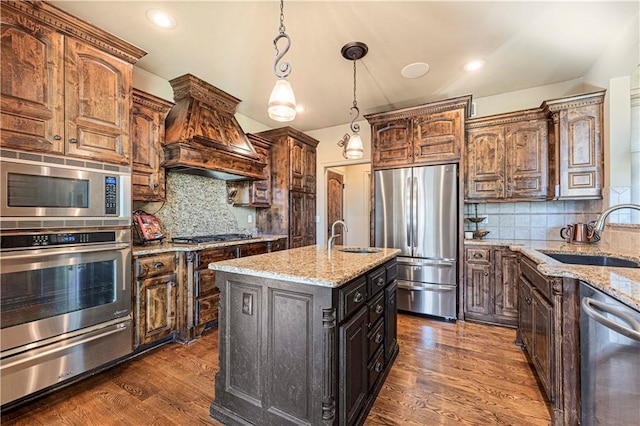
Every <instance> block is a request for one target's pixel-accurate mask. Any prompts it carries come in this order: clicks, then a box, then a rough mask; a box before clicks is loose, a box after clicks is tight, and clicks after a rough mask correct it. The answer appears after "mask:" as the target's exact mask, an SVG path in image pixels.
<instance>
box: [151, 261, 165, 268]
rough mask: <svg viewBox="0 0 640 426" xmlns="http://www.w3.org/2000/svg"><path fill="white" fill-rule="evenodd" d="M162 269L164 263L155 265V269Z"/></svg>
mask: <svg viewBox="0 0 640 426" xmlns="http://www.w3.org/2000/svg"><path fill="white" fill-rule="evenodd" d="M160 268H164V263H162V262H155V263H154V264H153V269H160Z"/></svg>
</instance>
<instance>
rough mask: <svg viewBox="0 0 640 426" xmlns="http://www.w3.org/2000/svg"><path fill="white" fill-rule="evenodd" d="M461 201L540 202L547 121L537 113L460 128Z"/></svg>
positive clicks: (503, 116)
mask: <svg viewBox="0 0 640 426" xmlns="http://www.w3.org/2000/svg"><path fill="white" fill-rule="evenodd" d="M466 132H467V155H466V160H465V163H466V165H465V180H466V183H465V199H466V200H468V201H472V202H473V201H517V200H544V199H546V198H547V193H548V119H547V116H546V114H545V113H544V111H542V110H541V109H540V108H538V109H533V110H526V111H517V112H510V113H506V114H500V115H494V116H490V117H482V118H476V119H471V120H468V121H467V124H466Z"/></svg>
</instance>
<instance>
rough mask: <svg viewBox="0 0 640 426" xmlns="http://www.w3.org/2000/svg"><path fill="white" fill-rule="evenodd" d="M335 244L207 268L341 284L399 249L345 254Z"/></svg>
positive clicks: (319, 283)
mask: <svg viewBox="0 0 640 426" xmlns="http://www.w3.org/2000/svg"><path fill="white" fill-rule="evenodd" d="M341 248H342V246H335V247H334V248H333V250H332V251H331V253H329V252H328V250H327V246H326V245H315V246H306V247H300V248H296V249H291V250H283V251H277V252H273V253H267V254H260V255H257V256H251V257H245V258H240V259H232V260H225V261H222V262H216V263H210V264H209V269H214V270H217V271H225V272H233V273H238V274H244V275H252V276H256V277H264V278H274V279H282V280H286V281H293V282H298V283H302V284H311V285H317V286H323V287H340V286H341V285H343V284H346V283H347V282H349V281H350V280H352V279H353V278H356V277H358V276H360V275H362V274H364V273H366V272H367V271H370V270H371V269H373V268H375V267H376V266H378V265H381V264H383V263H385V262H386V261H388V260H390V259H392V258H394V257H396V256H397V255H398V254H399V253H400V250H398V249H389V248H377V249H375V250H377V252H376V253H346V252H342V251H340V249H341Z"/></svg>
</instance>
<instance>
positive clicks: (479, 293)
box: [464, 244, 518, 327]
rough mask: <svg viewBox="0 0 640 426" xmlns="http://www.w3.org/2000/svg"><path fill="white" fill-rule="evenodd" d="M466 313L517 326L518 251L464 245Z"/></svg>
mask: <svg viewBox="0 0 640 426" xmlns="http://www.w3.org/2000/svg"><path fill="white" fill-rule="evenodd" d="M464 270H465V273H464V301H465V302H464V316H465V318H466V319H472V320H477V321H484V322H490V323H494V324H501V325H507V326H513V327H515V326H516V325H517V323H518V299H517V294H518V287H517V270H518V257H517V254H516V253H514V252H512V251H511V250H509V249H508V248H507V247H500V246H497V247H492V246H488V245H472V244H465V268H464Z"/></svg>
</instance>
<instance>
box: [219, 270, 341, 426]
mask: <svg viewBox="0 0 640 426" xmlns="http://www.w3.org/2000/svg"><path fill="white" fill-rule="evenodd" d="M216 283H217V286H218V287H219V288H220V296H221V297H220V316H219V318H220V320H219V321H220V322H219V324H220V328H219V337H218V338H219V351H220V352H219V359H220V370H219V372H218V374H217V375H216V384H215V388H216V389H215V395H216V398H215V401H214V402H213V403H212V404H211V409H210V414H211V416H212V417H213V418H215V419H217V420H219V421H221V422H223V423H225V424H268V425H282V424H310V423H311V424H321V423H325V424H333V418H334V417H335V390H334V389H333V388H332V387H329V388H327V386H326V385H327V383H333V382H334V381H335V378H334V377H325V376H327V375H333V374H335V370H336V366H335V365H334V364H335V357H334V355H333V352H334V350H335V349H334V344H333V343H332V340H333V339H332V338H327V336H331V334H332V333H335V331H334V330H335V323H333V325H331V324H332V323H331V321H327V320H326V319H327V318H326V317H327V312H329V317H331V314H330V313H331V311H332V310H333V311H335V310H334V309H333V308H332V305H333V304H334V301H333V300H332V297H333V295H332V289H331V288H327V287H320V286H313V285H306V284H299V283H291V282H287V281H280V280H274V279H267V278H261V277H254V276H248V275H239V274H233V273H227V272H222V271H218V272H217V274H216ZM334 316H335V314H334ZM327 345H331V347H330V348H327V347H326V346H327ZM327 357H328V358H327ZM327 366H330V367H331V368H329V369H327V368H326V367H327Z"/></svg>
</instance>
